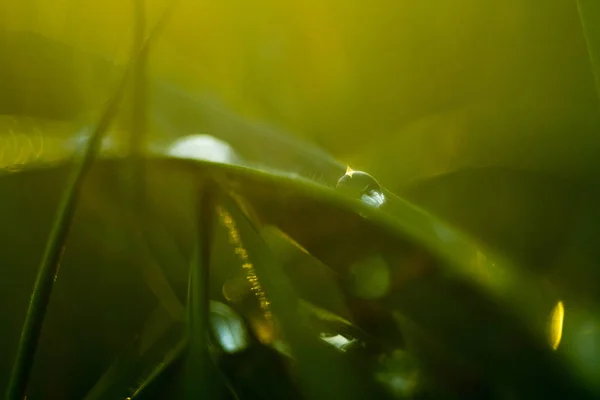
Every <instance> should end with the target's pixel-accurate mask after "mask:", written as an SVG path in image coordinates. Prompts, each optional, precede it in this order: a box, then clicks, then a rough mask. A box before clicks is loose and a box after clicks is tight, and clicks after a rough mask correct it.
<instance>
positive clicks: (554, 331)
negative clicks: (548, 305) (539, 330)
mask: <svg viewBox="0 0 600 400" xmlns="http://www.w3.org/2000/svg"><path fill="white" fill-rule="evenodd" d="M564 319H565V306H564V304H563V302H562V301H559V302H558V303H556V306H554V309H553V310H552V314H551V319H550V345H551V346H552V349H554V350H556V349H558V346H559V345H560V340H561V339H562V331H563V321H564Z"/></svg>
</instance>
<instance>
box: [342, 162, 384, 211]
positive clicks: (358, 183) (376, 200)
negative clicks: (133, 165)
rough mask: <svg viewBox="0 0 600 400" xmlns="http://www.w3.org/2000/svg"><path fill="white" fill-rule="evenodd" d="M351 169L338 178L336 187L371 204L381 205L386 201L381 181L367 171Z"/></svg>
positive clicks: (374, 205)
mask: <svg viewBox="0 0 600 400" xmlns="http://www.w3.org/2000/svg"><path fill="white" fill-rule="evenodd" d="M349 171H350V172H348V171H347V172H346V173H345V174H344V175H343V176H342V177H341V178H340V179H339V180H338V182H337V185H336V189H337V190H338V191H340V192H341V193H344V194H346V195H347V196H350V197H353V198H355V199H359V200H361V201H362V202H363V203H366V204H368V205H370V206H373V207H381V206H382V205H383V203H384V202H385V195H384V194H383V190H382V189H381V185H379V182H377V180H376V179H375V178H373V177H372V176H371V175H369V174H367V173H366V172H363V171H353V170H350V169H349Z"/></svg>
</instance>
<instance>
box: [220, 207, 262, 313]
mask: <svg viewBox="0 0 600 400" xmlns="http://www.w3.org/2000/svg"><path fill="white" fill-rule="evenodd" d="M218 214H219V216H220V217H221V222H222V224H223V225H224V226H225V227H226V228H227V230H228V231H229V242H230V243H231V244H232V245H233V246H234V253H235V254H236V255H237V256H238V258H239V259H240V261H241V262H242V268H243V269H245V270H246V271H247V272H246V280H247V281H248V282H249V283H250V290H251V291H252V292H254V293H255V295H256V297H257V299H258V302H259V304H260V307H261V308H262V309H263V314H264V316H265V318H266V319H267V320H268V319H270V318H271V310H270V309H269V305H270V304H271V303H270V302H269V301H268V300H267V295H266V293H265V291H264V290H263V288H262V285H261V284H260V282H259V280H258V277H257V276H256V270H255V269H254V265H252V263H251V262H250V261H249V257H248V252H247V251H246V248H245V247H244V245H243V243H242V239H241V237H240V234H239V232H238V230H237V227H236V226H235V225H236V224H235V221H234V220H233V217H232V216H231V214H229V213H228V212H227V211H226V210H225V209H223V208H222V207H219V210H218ZM225 297H227V296H225Z"/></svg>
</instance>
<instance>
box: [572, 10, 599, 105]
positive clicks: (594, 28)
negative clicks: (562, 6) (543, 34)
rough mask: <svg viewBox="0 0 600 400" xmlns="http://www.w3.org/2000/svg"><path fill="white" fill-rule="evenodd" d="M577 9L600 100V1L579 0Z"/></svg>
mask: <svg viewBox="0 0 600 400" xmlns="http://www.w3.org/2000/svg"><path fill="white" fill-rule="evenodd" d="M577 9H578V11H579V19H580V20H581V28H582V31H583V36H584V37H585V42H586V44H587V49H588V54H589V57H590V67H591V69H592V73H593V75H594V80H595V83H596V93H597V94H598V99H599V100H600V3H599V2H598V1H594V0H577Z"/></svg>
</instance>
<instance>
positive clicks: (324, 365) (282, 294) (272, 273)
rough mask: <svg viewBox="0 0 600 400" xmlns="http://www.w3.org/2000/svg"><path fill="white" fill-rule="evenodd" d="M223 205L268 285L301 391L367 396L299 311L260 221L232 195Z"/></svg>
mask: <svg viewBox="0 0 600 400" xmlns="http://www.w3.org/2000/svg"><path fill="white" fill-rule="evenodd" d="M223 204H224V206H225V207H226V209H227V210H228V211H229V212H230V213H231V216H232V217H233V219H235V220H236V223H237V226H238V228H239V232H240V236H242V237H245V239H246V240H245V243H247V244H248V254H249V257H250V258H251V259H252V263H253V264H254V266H255V268H256V273H257V275H258V279H259V280H260V282H261V284H262V286H263V287H264V288H265V291H266V295H267V297H268V299H269V308H270V311H272V314H273V316H274V318H275V321H276V323H277V326H278V327H279V328H280V329H281V331H282V333H283V337H284V338H285V340H286V343H287V345H289V347H290V351H291V354H292V356H293V358H294V360H295V366H296V372H297V374H298V378H299V380H300V383H301V384H302V387H301V391H302V393H303V394H304V395H305V396H306V398H309V399H331V398H344V399H362V398H368V397H365V396H366V395H367V393H366V392H363V388H362V387H361V385H360V379H359V377H358V376H356V375H355V374H354V373H355V371H354V370H353V369H352V367H351V365H349V363H347V362H343V361H342V357H341V354H340V353H339V352H338V351H337V350H335V349H333V348H332V347H330V346H329V345H328V344H326V343H325V342H323V341H321V340H320V339H319V332H315V331H314V330H313V329H311V328H310V327H309V326H308V324H307V323H306V321H304V320H303V318H302V316H301V313H300V312H299V298H298V295H297V294H296V291H295V289H294V285H293V284H292V282H291V281H290V280H289V278H288V277H287V276H286V274H285V272H284V270H283V268H282V266H281V265H280V263H279V260H277V258H276V256H275V255H274V254H273V253H272V252H271V250H270V249H269V248H268V246H267V244H266V242H265V241H264V239H263V237H262V236H261V233H260V232H259V231H258V228H257V225H256V224H254V222H253V221H251V220H250V218H248V216H247V215H246V214H245V213H244V212H243V211H242V207H241V206H240V205H239V204H238V203H237V202H236V200H234V199H232V198H231V197H229V198H226V200H225V201H224V203H223Z"/></svg>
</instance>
